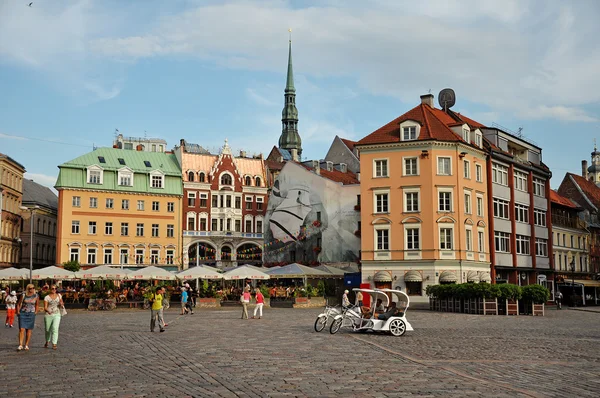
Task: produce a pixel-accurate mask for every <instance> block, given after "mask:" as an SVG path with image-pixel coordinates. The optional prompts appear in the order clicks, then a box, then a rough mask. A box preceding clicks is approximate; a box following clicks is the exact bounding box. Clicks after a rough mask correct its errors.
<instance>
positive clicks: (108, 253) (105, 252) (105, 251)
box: [102, 247, 114, 264]
mask: <svg viewBox="0 0 600 398" xmlns="http://www.w3.org/2000/svg"><path fill="white" fill-rule="evenodd" d="M113 254H114V253H113V248H112V247H105V248H104V249H103V253H102V260H103V264H112V263H113V260H114V257H113ZM107 256H110V258H108V259H107ZM107 260H108V261H107Z"/></svg>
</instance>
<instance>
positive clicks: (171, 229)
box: [167, 224, 175, 238]
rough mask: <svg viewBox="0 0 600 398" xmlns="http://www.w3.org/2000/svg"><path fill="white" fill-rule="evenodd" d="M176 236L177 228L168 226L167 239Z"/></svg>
mask: <svg viewBox="0 0 600 398" xmlns="http://www.w3.org/2000/svg"><path fill="white" fill-rule="evenodd" d="M174 236H175V226H174V225H173V224H167V238H172V237H174Z"/></svg>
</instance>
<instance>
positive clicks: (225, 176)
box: [221, 174, 233, 185]
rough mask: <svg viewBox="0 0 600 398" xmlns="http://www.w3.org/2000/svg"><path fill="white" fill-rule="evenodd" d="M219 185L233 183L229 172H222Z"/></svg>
mask: <svg viewBox="0 0 600 398" xmlns="http://www.w3.org/2000/svg"><path fill="white" fill-rule="evenodd" d="M221 185H233V182H232V181H231V176H230V175H229V174H223V175H222V176H221Z"/></svg>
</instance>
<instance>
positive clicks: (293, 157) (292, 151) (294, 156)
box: [290, 149, 298, 162]
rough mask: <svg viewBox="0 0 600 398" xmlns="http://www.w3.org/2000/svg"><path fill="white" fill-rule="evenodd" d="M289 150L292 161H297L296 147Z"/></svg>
mask: <svg viewBox="0 0 600 398" xmlns="http://www.w3.org/2000/svg"><path fill="white" fill-rule="evenodd" d="M290 152H291V153H292V160H293V161H294V162H297V161H298V150H297V149H291V150H290Z"/></svg>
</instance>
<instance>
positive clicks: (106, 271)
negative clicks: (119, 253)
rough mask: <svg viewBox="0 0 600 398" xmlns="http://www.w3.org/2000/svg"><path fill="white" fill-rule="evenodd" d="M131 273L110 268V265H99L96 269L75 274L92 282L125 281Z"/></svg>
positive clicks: (126, 270)
mask: <svg viewBox="0 0 600 398" xmlns="http://www.w3.org/2000/svg"><path fill="white" fill-rule="evenodd" d="M129 273H131V271H130V270H128V269H121V268H117V267H109V266H108V265H99V266H97V267H94V268H89V269H84V270H81V271H78V272H76V273H75V275H77V277H78V278H79V279H92V280H107V279H111V280H123V279H126V278H127V275H128V274H129Z"/></svg>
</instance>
